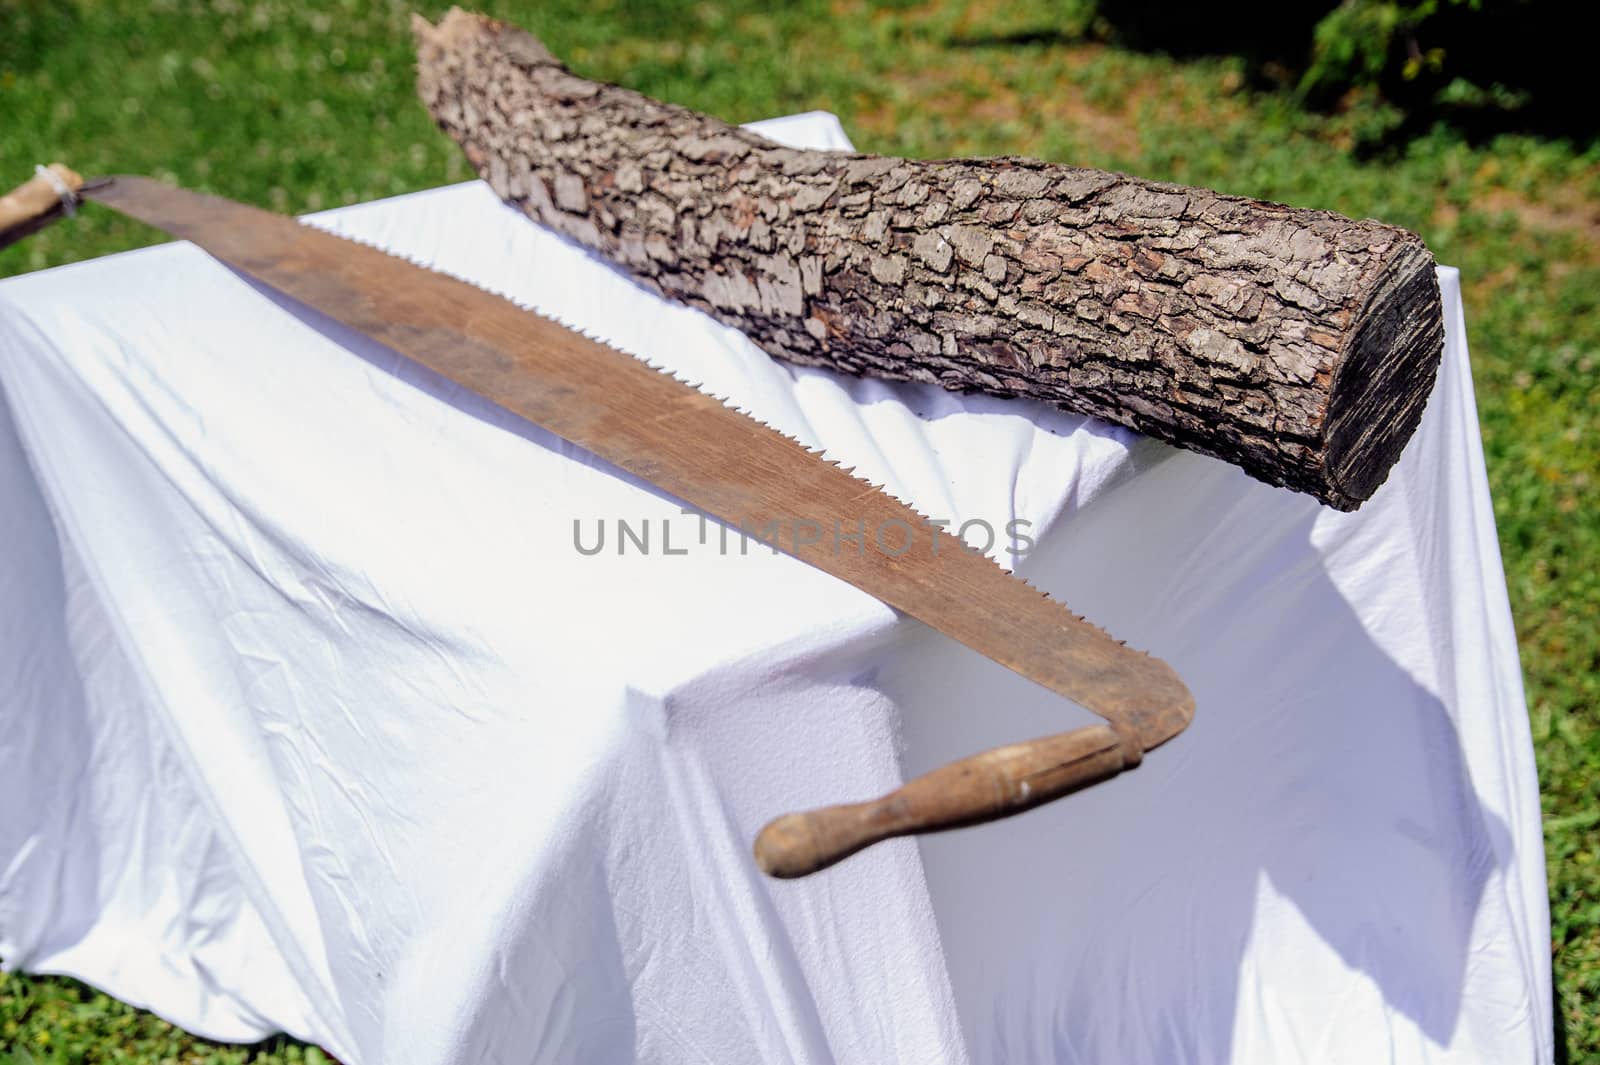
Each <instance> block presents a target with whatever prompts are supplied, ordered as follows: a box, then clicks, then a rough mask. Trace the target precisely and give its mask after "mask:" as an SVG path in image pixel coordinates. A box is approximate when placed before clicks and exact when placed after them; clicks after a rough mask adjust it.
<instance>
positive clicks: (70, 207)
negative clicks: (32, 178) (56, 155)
mask: <svg viewBox="0 0 1600 1065" xmlns="http://www.w3.org/2000/svg"><path fill="white" fill-rule="evenodd" d="M33 172H34V173H35V174H38V175H39V176H40V177H42V178H44V180H45V183H46V184H48V185H49V186H50V187H51V188H52V189H54V190H55V193H56V195H57V196H59V197H60V198H61V210H62V211H63V212H65V213H66V216H67V217H68V218H71V217H72V216H73V215H75V214H77V213H78V194H77V193H76V192H73V191H72V186H71V185H68V184H67V183H66V182H65V181H62V180H61V175H60V174H57V173H56V172H55V171H54V170H51V169H50V168H49V167H47V166H43V165H40V166H35V167H34V168H33Z"/></svg>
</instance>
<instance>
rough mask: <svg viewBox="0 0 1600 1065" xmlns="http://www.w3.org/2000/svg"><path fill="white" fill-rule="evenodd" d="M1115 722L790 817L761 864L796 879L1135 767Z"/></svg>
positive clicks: (769, 838)
mask: <svg viewBox="0 0 1600 1065" xmlns="http://www.w3.org/2000/svg"><path fill="white" fill-rule="evenodd" d="M1142 754H1143V752H1141V751H1140V750H1139V748H1138V746H1137V745H1135V744H1131V743H1130V744H1126V745H1125V744H1124V743H1123V742H1122V739H1121V737H1120V736H1118V735H1117V733H1116V731H1115V730H1114V729H1112V727H1111V726H1110V725H1091V726H1089V727H1088V728H1081V729H1077V730H1076V731H1073V732H1063V733H1060V734H1058V735H1055V736H1046V737H1044V738H1043V739H1037V740H1030V741H1028V742H1027V743H1014V744H1010V745H1008V746H1005V747H996V748H994V749H993V750H988V751H984V752H982V753H981V754H975V755H972V756H971V757H970V758H963V759H961V760H960V761H959V762H952V763H950V764H949V765H947V766H941V767H940V768H938V769H935V770H933V771H932V772H930V773H926V774H924V775H923V776H920V777H918V778H916V779H915V780H912V781H910V782H908V783H907V784H905V785H904V786H902V787H900V788H898V789H896V790H895V791H892V792H890V793H889V794H887V795H885V796H883V797H882V798H881V799H874V800H873V801H871V802H861V803H852V804H849V805H844V806H827V807H824V808H822V809H820V810H810V811H807V812H806V813H798V814H785V815H784V816H782V817H780V818H778V819H777V820H775V821H773V822H771V823H770V824H768V825H767V827H766V828H763V829H762V830H761V834H760V835H759V836H757V837H756V845H755V854H756V864H757V865H758V866H760V867H761V871H762V872H764V873H767V874H768V875H770V876H775V877H780V878H782V879H790V878H793V877H800V876H807V875H809V874H811V873H815V872H817V871H818V870H821V869H826V868H827V867H828V866H830V865H832V864H833V863H834V862H837V861H840V860H842V859H844V858H848V857H850V855H852V854H854V853H856V851H859V850H861V849H862V848H863V847H870V846H871V845H872V844H874V843H878V842H880V841H882V840H886V839H892V838H894V837H895V836H909V835H914V834H916V833H919V832H937V831H939V830H941V829H946V828H961V827H963V826H966V825H977V824H982V823H983V822H985V821H995V820H998V819H1000V818H1002V817H1009V816H1010V815H1012V814H1016V813H1021V812H1022V811H1024V810H1028V809H1031V808H1033V807H1035V806H1039V805H1041V804H1042V803H1047V802H1050V801H1051V800H1052V799H1059V798H1060V797H1061V796H1063V795H1068V794H1070V793H1072V792H1074V791H1078V790H1080V789H1083V788H1086V787H1088V786H1089V785H1091V784H1098V783H1099V782H1100V781H1102V780H1108V779H1110V778H1111V777H1114V776H1116V775H1117V774H1118V773H1120V772H1122V771H1123V770H1124V769H1132V768H1133V767H1134V766H1136V765H1138V764H1139V760H1140V758H1141V757H1142Z"/></svg>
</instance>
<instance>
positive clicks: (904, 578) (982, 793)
mask: <svg viewBox="0 0 1600 1065" xmlns="http://www.w3.org/2000/svg"><path fill="white" fill-rule="evenodd" d="M80 197H81V198H84V199H89V200H93V201H95V202H97V203H101V204H104V205H106V206H108V207H112V208H115V209H116V210H118V211H120V212H122V213H123V214H126V215H128V216H130V217H132V218H135V219H138V220H139V221H141V222H145V223H147V224H149V225H153V226H156V227H158V228H160V229H164V230H166V231H167V232H168V233H170V234H172V235H173V236H174V237H177V238H180V239H183V240H188V241H190V242H192V243H194V244H196V245H198V246H199V247H201V248H203V249H204V250H205V251H207V252H209V253H210V254H211V255H213V256H215V257H216V258H218V259H220V260H222V261H223V262H225V263H227V264H229V265H230V266H232V267H234V268H236V269H238V270H241V271H243V272H244V273H246V274H249V275H250V276H251V277H254V278H256V279H257V280H259V281H261V282H263V283H265V284H267V285H270V286H271V287H273V288H275V289H277V290H279V291H280V292H282V293H284V294H285V295H287V296H290V297H292V298H294V299H297V300H299V301H301V302H302V303H305V304H307V305H308V306H311V307H313V308H315V309H316V310H318V311H320V312H321V313H323V314H325V315H328V316H329V317H331V318H334V319H337V320H338V321H340V322H343V323H344V324H345V325H348V326H350V327H351V328H354V329H357V330H359V331H361V332H362V333H365V334H367V335H368V336H370V337H372V338H373V339H375V340H377V341H379V342H381V343H383V344H385V345H387V346H388V347H390V348H393V349H394V350H395V351H397V352H399V353H401V354H403V355H405V356H407V357H409V358H411V359H413V360H415V361H416V362H419V363H421V364H422V365H424V366H427V367H429V368H430V369H432V370H434V371H436V372H438V373H439V374H442V375H443V376H445V377H448V378H450V379H451V380H452V381H455V382H456V383H457V384H460V385H461V386H463V387H465V388H468V389H471V390H472V391H474V392H477V393H478V394H480V395H482V396H484V397H486V398H487V399H489V400H491V401H492V402H494V403H496V404H499V405H500V406H502V407H504V408H506V409H507V410H509V411H511V412H513V413H515V414H517V415H520V416H521V417H524V418H526V419H528V420H529V421H531V422H533V423H534V424H536V425H539V426H542V427H543V428H545V429H547V430H549V431H550V432H553V433H555V434H556V435H558V436H561V437H563V438H564V439H566V440H569V441H571V442H572V443H573V444H576V445H578V446H579V447H582V448H584V449H585V450H587V451H590V452H592V453H593V454H595V455H597V456H599V457H600V458H602V459H605V460H606V461H608V462H611V463H613V464H615V465H617V466H619V467H621V468H622V469H624V470H627V471H628V472H630V473H632V474H634V475H635V476H638V477H639V478H641V479H643V480H645V481H647V482H649V483H650V484H652V485H654V486H656V487H657V488H659V489H661V490H662V491H664V492H667V493H669V494H670V495H673V496H675V497H677V498H678V499H680V500H682V501H684V502H685V503H687V504H689V505H690V506H692V507H694V508H696V509H698V510H699V511H701V512H702V513H704V514H707V515H710V516H711V517H714V518H716V519H718V520H720V521H722V522H724V523H726V524H727V525H729V526H732V527H734V528H737V529H762V528H767V527H770V526H771V525H772V524H773V523H775V522H784V521H789V522H794V521H797V520H799V519H804V520H805V521H807V522H811V523H815V524H816V526H817V527H819V528H823V529H830V528H849V529H856V528H868V529H885V528H891V527H892V528H895V529H900V528H904V529H905V530H908V531H911V532H912V533H913V535H912V536H911V537H909V538H906V537H904V536H903V535H901V537H900V540H899V541H897V542H895V543H894V545H893V550H883V549H873V548H867V547H865V545H863V549H862V550H860V551H849V550H838V549H837V547H838V545H837V544H831V545H830V544H829V543H828V542H827V540H826V538H818V540H817V541H816V542H812V543H807V542H804V541H803V540H802V539H801V538H800V537H799V536H796V537H794V538H793V539H794V541H796V542H793V543H788V544H784V543H777V544H775V545H774V546H778V547H780V548H781V549H782V550H784V551H785V552H786V553H788V554H791V555H793V556H794V557H796V558H798V559H800V560H801V561H804V562H807V563H809V564H811V565H813V566H815V567H817V568H818V569H821V570H823V571H825V572H827V573H830V574H832V575H833V576H835V577H838V578H839V579H841V580H843V581H846V582H848V583H850V584H851V585H853V586H855V587H857V588H859V589H861V590H862V591H865V592H867V593H868V594H870V595H873V596H875V597H876V598H878V599H880V600H882V601H883V602H884V603H887V604H888V605H889V606H891V607H894V608H895V609H896V610H899V611H901V612H903V613H905V614H909V615H910V616H912V617H914V618H916V619H918V620H920V621H922V622H924V623H926V624H928V625H930V626H932V627H933V628H935V629H937V630H939V631H940V632H942V633H944V634H945V635H947V636H949V637H951V638H953V639H955V640H959V641H960V642H961V643H964V644H966V645H967V646H968V647H971V648H972V649H974V650H976V651H977V652H979V653H980V654H983V655H985V656H987V657H989V658H991V659H993V660H994V661H996V662H999V663H1000V664H1001V665H1004V666H1006V667H1008V668H1010V669H1012V670H1014V671H1015V672H1017V673H1018V674H1020V675H1022V676H1023V677H1026V678H1027V679H1029V680H1031V681H1034V682H1035V683H1037V684H1041V685H1043V686H1044V687H1046V688H1048V689H1050V690H1051V691H1054V692H1056V693H1058V694H1060V695H1062V696H1064V697H1066V698H1067V699H1070V700H1071V701H1073V702H1075V703H1077V704H1078V705H1080V706H1082V707H1084V708H1085V709H1088V710H1090V711H1092V712H1094V713H1095V714H1097V715H1099V716H1100V717H1101V718H1103V719H1104V720H1105V722H1106V723H1105V724H1103V725H1092V726H1089V727H1086V728H1080V729H1077V730H1075V731H1072V732H1066V733H1061V734H1059V735H1055V736H1049V737H1045V738H1043V739H1036V740H1031V741H1028V742H1024V743H1017V744H1013V745H1010V746H1006V747H998V748H995V749H993V750H990V751H985V752H982V753H980V754H976V755H973V756H971V757H969V758H965V759H962V760H961V761H958V762H954V763H952V764H950V765H947V766H944V767H942V768H939V769H935V770H933V771H932V772H930V773H928V774H926V775H924V776H922V777H919V778H917V779H915V780H912V781H910V782H909V783H907V784H905V785H904V786H903V787H901V788H899V789H897V790H896V791H893V792H891V793H890V794H888V795H885V796H883V797H881V798H879V799H876V800H873V801H870V802H861V803H853V804H847V805H840V806H830V807H827V808H824V809H819V810H812V811H808V812H804V813H793V814H787V815H785V816H782V817H779V818H777V819H776V820H774V821H772V822H771V823H769V824H768V825H767V826H766V827H765V828H763V829H762V830H761V832H760V834H759V836H758V837H757V839H756V842H755V857H756V862H757V864H758V865H759V866H760V867H761V869H762V870H763V871H765V872H767V873H768V874H770V875H772V876H777V877H798V876H805V875H807V874H809V873H812V872H815V871H817V870H819V869H823V868H826V867H827V866H829V865H832V864H833V863H834V862H837V861H839V860H840V859H842V858H846V857H848V856H849V855H851V854H854V853H856V852H857V851H859V850H861V849H862V848H864V847H867V846H870V845H871V844H873V843H876V842H879V841H880V840H884V839H889V838H891V837H895V836H906V835H913V834H917V833H922V832H932V831H937V830H940V829H948V828H956V827H961V826H965V825H974V824H979V823H982V822H985V821H992V820H997V819H999V818H1002V817H1008V816H1010V815H1012V814H1016V813H1020V812H1021V811H1023V810H1027V809H1031V808H1033V807H1035V806H1038V805H1040V804H1041V803H1046V802H1049V801H1051V800H1052V799H1056V798H1059V797H1061V796H1063V795H1066V794H1069V793H1071V792H1073V791H1077V790H1079V789H1081V788H1085V787H1088V786H1089V785H1091V784H1095V783H1098V782H1100V781H1102V780H1106V779H1108V778H1110V777H1113V776H1115V775H1117V774H1118V773H1120V772H1122V771H1123V770H1125V769H1131V768H1133V767H1134V766H1137V765H1138V764H1139V763H1140V761H1141V760H1142V759H1143V757H1144V754H1145V752H1146V751H1149V750H1150V749H1152V748H1154V747H1156V746H1159V745H1160V744H1162V743H1165V742H1166V741H1167V740H1169V739H1171V738H1172V737H1173V736H1176V735H1177V734H1178V733H1179V732H1181V731H1183V729H1184V728H1185V727H1186V726H1187V725H1188V724H1189V721H1190V719H1191V718H1192V717H1193V715H1194V700H1193V698H1192V697H1191V695H1190V694H1189V690H1188V689H1187V688H1186V687H1185V686H1184V684H1183V682H1182V681H1181V680H1180V679H1179V678H1178V676H1177V674H1176V673H1175V672H1173V670H1172V669H1171V668H1170V667H1169V666H1167V665H1166V664H1165V663H1164V662H1162V661H1160V660H1159V659H1156V658H1152V657H1150V656H1149V655H1146V654H1143V653H1141V652H1138V651H1134V650H1131V649H1130V648H1128V647H1126V646H1125V645H1123V644H1122V643H1121V642H1120V641H1118V640H1115V639H1113V638H1112V637H1111V636H1109V635H1108V634H1107V633H1105V632H1104V631H1103V630H1101V629H1099V628H1097V627H1096V626H1094V625H1092V624H1090V623H1089V622H1087V621H1085V620H1084V619H1083V618H1081V617H1078V616H1077V615H1075V614H1073V613H1071V612H1070V611H1068V610H1067V609H1066V608H1065V607H1063V606H1062V605H1061V604H1059V603H1056V602H1054V601H1052V600H1051V599H1050V598H1049V597H1048V596H1046V595H1044V594H1043V593H1042V592H1040V591H1039V590H1038V589H1036V588H1034V587H1032V586H1031V585H1029V584H1028V583H1026V582H1025V581H1023V580H1022V579H1020V578H1018V577H1016V576H1014V575H1012V574H1010V573H1008V572H1006V571H1005V570H1004V569H1002V568H1001V567H1000V566H999V565H998V564H996V563H995V562H994V561H992V560H991V559H989V558H987V557H986V556H984V555H983V554H981V553H979V552H976V551H973V550H970V549H966V548H963V547H960V546H958V545H959V541H956V542H955V543H951V542H950V541H952V540H953V539H954V538H952V537H944V538H943V540H944V542H943V543H942V544H941V539H940V538H938V537H936V536H918V535H915V530H919V529H921V530H929V529H931V528H932V527H933V523H932V522H931V521H930V520H929V519H928V518H926V517H924V516H923V515H922V514H920V513H918V512H917V511H916V510H914V509H913V508H911V507H910V506H908V505H906V504H905V503H902V502H900V501H899V500H897V499H895V498H894V497H892V496H890V495H889V494H888V493H886V492H884V491H883V490H881V489H880V488H878V487H876V486H873V485H871V484H868V483H866V482H865V481H862V480H859V479H857V478H856V477H855V476H853V475H852V473H851V471H850V470H847V469H844V468H841V467H840V466H838V465H837V464H835V463H833V462H829V461H827V460H825V459H823V458H822V456H821V453H820V452H817V451H812V450H809V449H807V448H806V447H804V446H803V445H801V444H800V443H799V442H798V441H796V440H794V439H791V438H789V437H787V436H784V435H783V434H781V433H779V432H777V431H776V430H774V429H772V428H770V427H768V426H766V425H763V424H761V423H760V422H758V421H756V420H755V419H754V418H751V417H749V416H747V415H745V414H743V413H741V412H739V411H737V410H735V409H733V408H732V407H729V406H727V405H726V404H724V402H723V401H722V400H719V399H717V398H716V397H714V396H711V395H709V394H707V393H703V392H700V391H699V390H697V389H695V388H694V387H692V386H691V385H688V384H686V383H684V382H682V381H680V380H678V379H677V378H675V377H673V376H671V375H670V374H668V373H665V372H662V371H660V370H657V369H654V368H652V367H651V366H650V365H649V364H648V363H646V362H643V361H641V360H640V359H637V358H635V357H633V356H631V355H628V354H626V353H624V352H622V351H619V350H617V349H616V348H613V347H611V346H609V345H607V344H604V343H601V342H600V341H597V340H594V339H592V338H590V337H587V336H584V335H583V334H581V333H578V332H575V331H573V330H571V329H569V328H567V327H565V326H563V325H561V324H559V323H557V322H555V321H552V320H550V319H548V318H545V317H543V316H541V315H539V314H536V313H534V312H531V311H528V310H524V309H522V308H520V307H518V306H516V305H515V304H513V303H511V302H510V301H508V300H506V299H504V298H502V297H500V296H497V295H494V294H492V293H490V292H486V291H484V290H483V289H480V288H478V287H476V286H474V285H472V284H470V283H468V282H465V281H461V280H458V279H456V278H453V277H449V276H446V275H444V274H440V273H436V272H434V271H432V270H429V269H426V268H424V267H421V266H417V265H415V264H412V263H410V262H407V261H405V260H403V259H400V258H397V257H394V256H391V255H388V254H386V253H384V252H382V251H379V250H377V249H375V248H372V247H369V246H367V245H363V244H358V243H356V242H354V241H349V240H345V239H343V238H341V237H337V236H334V235H332V234H329V233H326V232H323V231H321V230H318V229H314V228H312V227H309V226H305V225H302V224H300V223H298V222H296V221H295V220H294V219H292V218H287V217H284V216H282V215H277V214H273V213H271V212H269V211H264V210H260V209H258V208H255V207H249V206H246V205H244V204H240V203H235V202H233V201H231V200H226V199H222V198H219V197H216V196H207V195H202V194H199V193H194V192H187V191H185V190H183V189H179V188H174V187H172V186H168V185H164V184H160V183H158V182H155V181H152V180H150V179H148V178H141V177H111V178H100V179H96V180H94V181H90V182H84V181H83V180H82V179H81V178H79V177H78V175H76V174H74V173H73V172H72V171H71V170H69V169H67V168H66V167H64V166H61V165H60V164H55V165H53V166H51V167H49V168H44V167H40V168H39V173H38V176H36V177H35V178H34V179H33V180H32V181H29V182H28V183H26V184H25V185H23V186H21V187H19V188H18V189H16V190H15V191H13V192H12V193H11V194H9V195H7V196H5V197H0V247H3V246H4V245H6V244H8V243H10V242H11V241H13V240H16V239H18V238H19V237H20V236H22V235H24V234H26V233H29V232H32V231H34V230H36V229H38V228H39V227H41V226H43V225H45V224H47V223H48V222H49V221H51V220H52V219H53V218H55V217H57V216H59V215H61V214H63V213H69V212H70V211H71V209H72V207H73V205H74V204H75V203H76V202H77V200H78V199H79V198H80ZM835 523H837V524H835ZM858 523H864V525H861V524H858ZM902 541H903V542H905V549H904V550H900V548H901V542H902ZM941 547H942V550H941Z"/></svg>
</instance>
